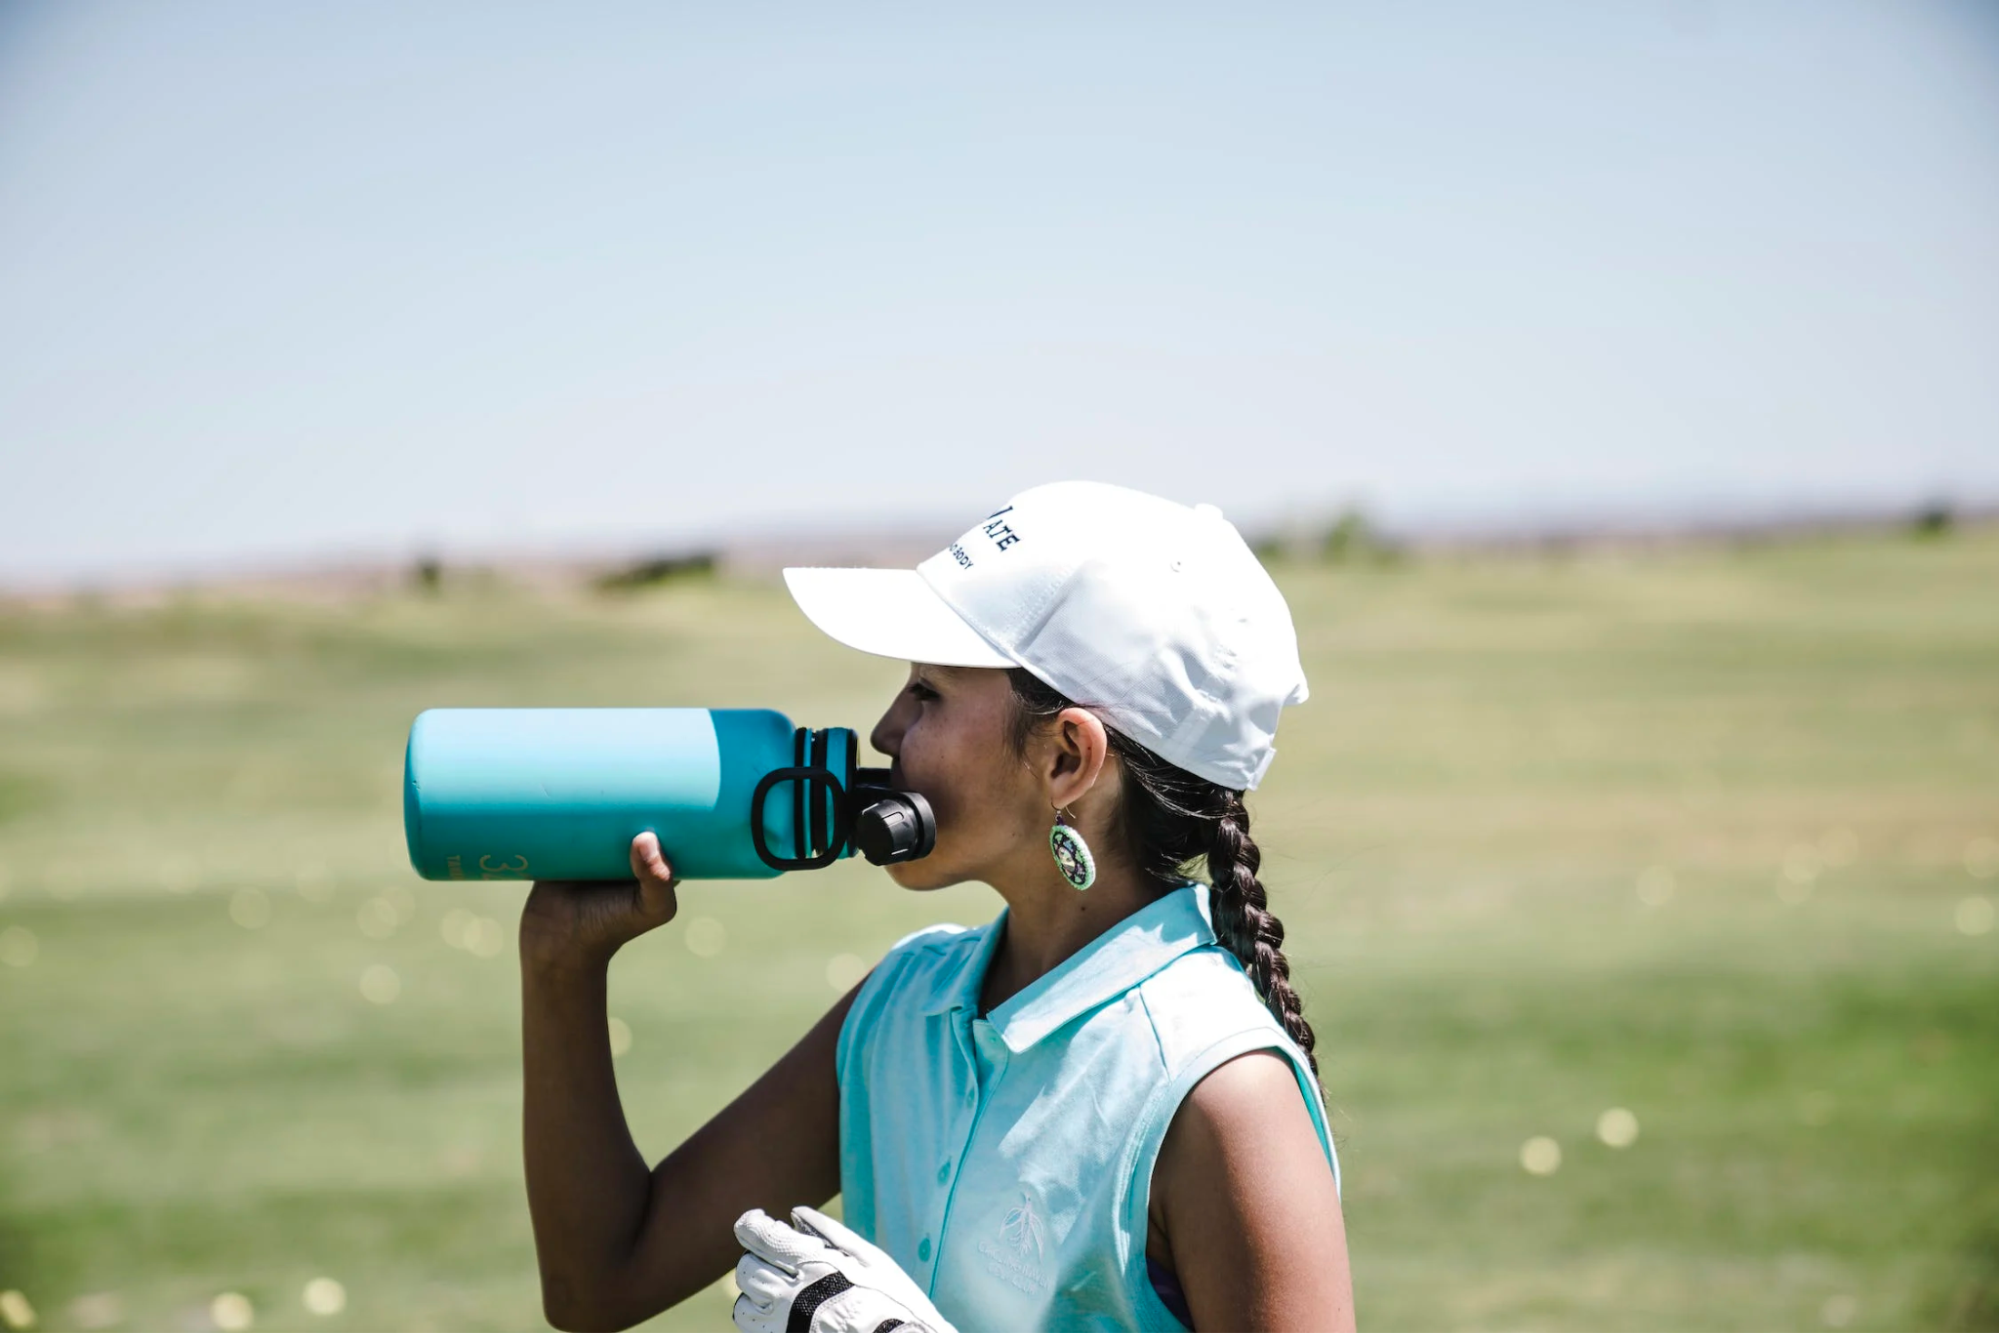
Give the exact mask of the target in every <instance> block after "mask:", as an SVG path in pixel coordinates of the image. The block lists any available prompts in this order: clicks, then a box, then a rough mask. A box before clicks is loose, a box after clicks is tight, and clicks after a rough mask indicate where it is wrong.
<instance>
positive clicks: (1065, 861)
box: [1048, 806, 1097, 890]
mask: <svg viewBox="0 0 1999 1334" xmlns="http://www.w3.org/2000/svg"><path fill="white" fill-rule="evenodd" d="M1048 851H1049V852H1050V853H1052V854H1054V857H1055V869H1056V870H1058V871H1060V872H1061V873H1062V878H1063V879H1064V880H1067V881H1068V882H1069V883H1070V884H1072V885H1074V886H1075V887H1076V888H1077V889H1079V890H1080V889H1088V888H1089V887H1090V886H1091V885H1094V884H1095V883H1096V882H1097V859H1096V858H1095V857H1092V856H1091V855H1090V845H1089V844H1088V843H1085V842H1084V841H1083V836H1082V834H1080V833H1079V832H1077V831H1076V830H1074V829H1072V828H1070V827H1069V826H1068V825H1066V824H1064V823H1063V822H1062V808H1061V807H1060V806H1057V807H1056V808H1055V827H1054V828H1052V829H1050V830H1049V831H1048Z"/></svg>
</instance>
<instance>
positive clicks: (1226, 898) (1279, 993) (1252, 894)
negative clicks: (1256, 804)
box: [1207, 788, 1319, 1075]
mask: <svg viewBox="0 0 1999 1334" xmlns="http://www.w3.org/2000/svg"><path fill="white" fill-rule="evenodd" d="M1221 790H1222V791H1223V792H1225V793H1226V794H1227V800H1226V801H1225V802H1224V804H1223V807H1222V814H1221V818H1220V819H1219V820H1217V821H1216V822H1215V832H1214V836H1213V838H1212V839H1211V840H1210V842H1209V844H1208V858H1207V860H1208V881H1209V884H1210V887H1211V888H1212V890H1213V893H1212V894H1211V895H1210V900H1209V913H1210V914H1211V915H1212V916H1213V918H1214V921H1215V934H1216V935H1217V936H1218V937H1220V939H1221V942H1222V943H1223V944H1224V945H1226V946H1227V947H1228V950H1229V953H1231V954H1233V955H1235V956H1236V958H1238V959H1240V960H1241V961H1242V966H1243V970H1244V971H1245V972H1247V973H1248V974H1249V980H1250V981H1251V982H1253V983H1255V984H1256V993H1257V995H1259V996H1261V997H1263V1003H1264V1004H1265V1005H1266V1006H1268V1007H1269V1009H1270V1012H1271V1014H1273V1015H1275V1016H1276V1017H1277V1022H1278V1023H1279V1024H1282V1025H1283V1026H1284V1031H1285V1032H1286V1033H1288V1034H1290V1035H1291V1040H1292V1041H1293V1042H1295V1043H1297V1044H1298V1046H1299V1047H1300V1049H1302V1050H1303V1051H1304V1053H1305V1059H1306V1060H1307V1061H1309V1062H1310V1063H1311V1066H1312V1073H1313V1074H1314V1075H1316V1074H1318V1073H1319V1058H1318V1057H1317V1056H1316V1055H1314V1054H1313V1051H1312V1047H1313V1045H1314V1042H1315V1038H1314V1035H1313V1033H1312V1026H1311V1025H1310V1024H1308V1023H1306V1022H1305V1014H1304V1003H1303V1002H1302V1001H1301V1000H1299V998H1298V991H1297V989H1296V988H1295V987H1293V986H1292V985H1291V961H1290V960H1289V959H1286V958H1285V957H1284V923H1283V922H1281V921H1279V920H1278V917H1277V914H1276V913H1274V912H1272V911H1270V906H1269V897H1268V896H1267V895H1266V894H1265V893H1264V890H1263V882H1262V881H1260V880H1258V879H1257V878H1256V872H1257V868H1258V867H1259V866H1261V865H1262V864H1263V853H1262V851H1261V850H1259V849H1258V848H1257V846H1256V840H1255V839H1253V838H1251V837H1250V836H1249V810H1248V808H1247V807H1245V806H1244V805H1243V804H1242V797H1241V795H1240V794H1239V793H1236V792H1233V791H1230V790H1229V789H1227V788H1223V789H1221Z"/></svg>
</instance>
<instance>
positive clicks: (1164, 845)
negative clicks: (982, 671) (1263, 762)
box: [1007, 667, 1319, 1075]
mask: <svg viewBox="0 0 1999 1334" xmlns="http://www.w3.org/2000/svg"><path fill="white" fill-rule="evenodd" d="M1007 680H1008V681H1009V682H1011V683H1012V686H1013V702H1014V706H1015V707H1014V712H1013V731H1012V735H1011V736H1010V737H1009V741H1010V742H1011V744H1012V746H1013V750H1014V753H1015V754H1017V755H1018V754H1024V753H1025V752H1026V749H1027V742H1028V738H1029V737H1030V736H1032V735H1033V733H1034V731H1035V729H1037V728H1039V727H1042V726H1044V725H1046V724H1047V723H1048V722H1050V721H1051V720H1053V719H1054V717H1055V716H1056V715H1057V714H1059V713H1061V712H1062V710H1064V709H1067V708H1073V707H1075V703H1074V701H1072V700H1070V699H1069V698H1068V697H1067V696H1065V695H1063V694H1062V692H1061V691H1059V690H1057V689H1055V688H1054V687H1053V686H1051V685H1049V684H1048V683H1047V682H1045V681H1043V680H1042V679H1041V678H1040V677H1038V676H1036V675H1034V673H1032V672H1030V671H1028V670H1027V669H1025V668H1023V667H1014V668H1010V669H1008V671H1007ZM1104 731H1105V732H1106V733H1108V734H1109V736H1110V744H1111V753H1112V754H1114V755H1116V756H1117V757H1118V763H1119V766H1120V768H1121V770H1122V771H1123V774H1124V779H1123V787H1122V791H1121V792H1120V794H1119V796H1120V798H1121V799H1120V801H1119V802H1118V814H1117V832H1118V834H1119V835H1120V836H1121V837H1122V839H1123V841H1124V844H1125V847H1126V848H1127V850H1129V852H1130V853H1131V856H1132V859H1133V861H1134V862H1136V863H1137V865H1138V868H1139V871H1140V873H1141V874H1143V875H1145V876H1147V877H1148V878H1150V879H1153V880H1156V881H1159V882H1160V883H1161V884H1163V885H1172V884H1178V883H1179V882H1180V881H1181V880H1183V879H1185V878H1186V875H1187V871H1188V869H1189V868H1190V867H1191V866H1192V865H1193V863H1195V862H1196V861H1205V862H1206V863H1207V869H1208V883H1209V885H1210V886H1211V887H1212V893H1211V894H1210V895H1209V912H1210V915H1211V916H1212V917H1213V918H1214V923H1215V935H1216V937H1217V938H1218V939H1219V940H1220V942H1221V944H1222V945H1224V946H1225V947H1227V949H1228V951H1229V953H1231V954H1233V955H1235V957H1236V958H1237V959H1239V960H1241V962H1242V966H1243V970H1244V971H1245V972H1247V973H1248V974H1249V980H1250V981H1251V982H1253V983H1254V984H1255V985H1256V994H1257V995H1258V996H1261V997H1262V998H1263V1003H1264V1004H1265V1005H1266V1006H1268V1007H1269V1008H1270V1012H1271V1013H1272V1014H1273V1015H1275V1016H1277V1022H1278V1023H1279V1024H1282V1025H1283V1026H1284V1031H1285V1032H1286V1033H1288V1034H1290V1036H1291V1040H1292V1041H1293V1042H1295V1043H1297V1044H1298V1046H1299V1047H1300V1048H1302V1049H1303V1050H1304V1053H1305V1059H1306V1060H1307V1061H1309V1062H1311V1065H1312V1073H1313V1074H1314V1075H1317V1074H1318V1072H1319V1058H1318V1057H1316V1056H1314V1055H1313V1054H1312V1043H1313V1036H1312V1026H1311V1025H1310V1024H1308V1023H1306V1022H1305V1016H1304V1014H1303V1013H1302V1004H1301V1002H1300V1001H1299V999H1298V992H1297V991H1296V990H1295V989H1294V988H1293V987H1292V985H1291V964H1290V962H1289V961H1288V960H1286V959H1285V957H1284V923H1282V922H1280V921H1278V920H1277V914H1275V913H1273V912H1271V911H1270V906H1269V900H1268V898H1267V897H1266V896H1265V894H1264V892H1263V885H1262V883H1261V882H1260V881H1258V880H1257V878H1256V870H1257V867H1258V866H1259V865H1260V864H1261V863H1262V861H1263V854H1262V853H1261V852H1260V851H1258V850H1257V846H1256V840H1254V839H1252V838H1251V837H1250V836H1249V811H1248V810H1247V809H1245V808H1244V806H1243V804H1242V793H1240V792H1238V791H1236V790H1235V789H1234V788H1227V787H1223V786H1221V785H1220V784H1219V783H1210V782H1209V781H1208V780H1207V779H1205V778H1201V777H1198V776H1196V775H1194V774H1190V773H1188V772H1187V771H1186V770H1185V769H1182V768H1180V767H1179V766H1178V765H1174V764H1168V763H1167V762H1166V761H1165V760H1162V759H1160V758H1159V757H1158V756H1157V755H1154V754H1153V753H1152V752H1151V751H1149V750H1147V749H1146V748H1145V747H1143V746H1141V745H1139V744H1138V743H1137V742H1136V741H1133V740H1132V739H1131V738H1130V737H1128V736H1126V735H1125V734H1124V733H1122V732H1120V731H1118V730H1117V729H1116V728H1114V727H1111V726H1109V725H1106V726H1105V728H1104Z"/></svg>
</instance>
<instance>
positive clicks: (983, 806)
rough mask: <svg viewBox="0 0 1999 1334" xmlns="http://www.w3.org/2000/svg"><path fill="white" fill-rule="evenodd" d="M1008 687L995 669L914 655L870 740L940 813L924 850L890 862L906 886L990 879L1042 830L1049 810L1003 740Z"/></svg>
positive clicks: (900, 780) (895, 775)
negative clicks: (919, 659) (933, 662)
mask: <svg viewBox="0 0 1999 1334" xmlns="http://www.w3.org/2000/svg"><path fill="white" fill-rule="evenodd" d="M1012 699H1013V688H1012V686H1011V685H1009V684H1008V682H1007V678H1006V673H1005V672H1004V671H1003V670H1000V669H998V668H992V667H932V666H927V665H925V664H923V663H915V664H913V665H911V667H910V669H909V680H908V682H907V683H906V684H905V685H904V686H903V688H902V691H901V692H900V693H899V694H897V695H896V697H895V700H894V702H893V703H891V704H890V705H889V707H888V712H887V713H884V714H883V715H882V717H881V721H880V722H878V723H876V724H875V728H874V731H873V732H872V733H871V734H870V735H869V737H868V740H869V741H870V742H871V743H872V744H873V745H874V748H875V749H876V750H878V751H880V752H881V753H882V754H884V755H886V756H888V757H889V760H890V762H891V763H890V765H889V775H890V777H889V781H890V783H891V785H892V786H895V787H898V788H903V789H906V790H909V791H913V792H920V793H922V794H923V796H924V797H925V798H927V799H928V800H929V802H930V807H931V809H932V810H933V811H935V812H936V815H937V846H936V848H935V849H934V850H933V851H932V852H931V853H930V855H929V856H927V857H921V858H918V859H917V860H915V861H910V862H896V863H894V864H893V865H891V866H889V867H888V868H887V869H888V873H889V876H890V877H891V878H892V879H894V881H895V882H896V883H897V884H898V885H901V886H902V887H903V888H904V889H942V888H944V887H945V886H946V885H956V884H961V883H963V882H965V881H967V880H986V881H990V880H991V878H992V876H993V874H994V873H995V872H996V871H997V870H998V869H999V867H1000V866H1001V865H1002V864H1003V863H1004V862H1006V861H1007V860H1009V859H1018V858H1020V857H1021V855H1022V851H1023V849H1031V848H1032V847H1033V841H1034V840H1035V839H1037V838H1040V837H1042V836H1044V835H1045V834H1046V833H1047V826H1048V824H1049V823H1050V822H1051V821H1052V820H1053V819H1054V812H1053V811H1052V810H1049V809H1047V807H1046V803H1045V802H1043V800H1042V797H1041V786H1040V784H1039V783H1038V782H1037V781H1036V780H1035V777H1034V774H1033V773H1032V771H1031V770H1030V769H1029V768H1028V767H1027V766H1026V765H1024V764H1022V763H1020V762H1019V760H1017V759H1016V758H1015V756H1014V753H1013V750H1012V748H1011V747H1010V745H1009V744H1008V728H1009V725H1010V722H1011V720H1012V709H1013V705H1012Z"/></svg>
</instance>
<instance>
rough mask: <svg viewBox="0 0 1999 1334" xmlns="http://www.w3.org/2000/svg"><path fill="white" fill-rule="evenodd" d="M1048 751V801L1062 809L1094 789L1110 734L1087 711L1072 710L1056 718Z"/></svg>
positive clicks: (1099, 720) (1109, 746) (1049, 731)
mask: <svg viewBox="0 0 1999 1334" xmlns="http://www.w3.org/2000/svg"><path fill="white" fill-rule="evenodd" d="M1048 739H1049V749H1048V757H1047V760H1046V765H1047V768H1046V771H1045V773H1044V775H1043V776H1044V778H1045V779H1046V781H1047V783H1048V801H1049V804H1050V805H1052V806H1054V807H1055V808H1056V809H1058V810H1059V809H1063V808H1065V807H1067V806H1068V805H1069V804H1070V803H1072V802H1074V801H1077V800H1079V799H1080V798H1081V797H1082V796H1083V795H1084V794H1085V793H1087V792H1089V791H1090V790H1091V789H1092V788H1094V787H1095V786H1096V783H1097V779H1098V778H1099V777H1100V776H1101V775H1102V774H1103V771H1104V761H1105V760H1106V759H1108V758H1109V757H1110V753H1111V739H1110V734H1109V733H1108V732H1106V731H1105V730H1104V724H1103V720H1102V719H1100V718H1098V717H1097V715H1096V714H1094V713H1091V712H1090V711H1089V710H1088V709H1079V708H1076V707H1074V706H1071V707H1069V708H1066V709H1064V710H1062V712H1060V713H1058V714H1056V715H1055V725H1054V726H1053V727H1051V728H1049V729H1048Z"/></svg>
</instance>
